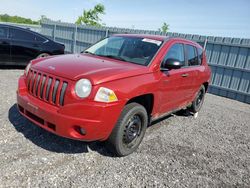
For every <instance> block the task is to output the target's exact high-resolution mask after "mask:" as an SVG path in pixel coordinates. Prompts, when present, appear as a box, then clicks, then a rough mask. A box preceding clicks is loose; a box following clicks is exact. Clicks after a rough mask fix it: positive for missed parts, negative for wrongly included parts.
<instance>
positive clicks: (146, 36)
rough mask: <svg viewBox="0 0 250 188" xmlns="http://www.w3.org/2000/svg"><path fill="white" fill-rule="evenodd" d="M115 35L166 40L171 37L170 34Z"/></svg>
mask: <svg viewBox="0 0 250 188" xmlns="http://www.w3.org/2000/svg"><path fill="white" fill-rule="evenodd" d="M113 36H121V37H138V38H148V39H153V40H160V41H165V40H166V39H168V38H169V37H168V36H163V35H147V34H114V35H113Z"/></svg>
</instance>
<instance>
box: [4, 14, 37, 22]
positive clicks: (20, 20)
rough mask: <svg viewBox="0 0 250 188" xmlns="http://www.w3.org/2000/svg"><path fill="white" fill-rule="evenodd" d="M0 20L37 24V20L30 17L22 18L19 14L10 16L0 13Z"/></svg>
mask: <svg viewBox="0 0 250 188" xmlns="http://www.w3.org/2000/svg"><path fill="white" fill-rule="evenodd" d="M0 21H1V22H11V23H22V24H39V23H38V22H37V21H33V20H31V19H30V18H23V17H20V16H10V15H8V14H0Z"/></svg>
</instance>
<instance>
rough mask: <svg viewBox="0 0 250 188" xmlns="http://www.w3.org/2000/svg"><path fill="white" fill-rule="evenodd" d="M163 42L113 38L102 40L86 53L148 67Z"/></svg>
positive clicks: (136, 38) (134, 38)
mask: <svg viewBox="0 0 250 188" xmlns="http://www.w3.org/2000/svg"><path fill="white" fill-rule="evenodd" d="M161 45H162V41H159V40H153V39H148V38H139V37H126V36H125V37H123V36H122V37H120V36H113V37H109V38H106V39H103V40H101V41H100V42H98V43H96V44H94V45H93V46H91V47H90V48H88V49H86V50H85V51H84V53H90V54H93V55H97V56H103V57H109V58H113V59H118V60H122V61H126V62H130V63H135V64H139V65H144V66H146V65H148V64H149V63H150V61H151V60H152V58H153V57H154V55H155V54H156V52H157V51H158V49H159V48H160V46H161Z"/></svg>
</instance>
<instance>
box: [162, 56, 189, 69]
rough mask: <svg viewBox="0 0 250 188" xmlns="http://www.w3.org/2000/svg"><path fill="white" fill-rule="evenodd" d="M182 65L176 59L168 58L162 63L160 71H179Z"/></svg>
mask: <svg viewBox="0 0 250 188" xmlns="http://www.w3.org/2000/svg"><path fill="white" fill-rule="evenodd" d="M183 65H184V63H183V62H181V61H179V60H177V59H172V58H169V59H167V60H166V61H164V62H163V63H162V67H161V68H162V70H169V69H179V68H181V67H182V66H183Z"/></svg>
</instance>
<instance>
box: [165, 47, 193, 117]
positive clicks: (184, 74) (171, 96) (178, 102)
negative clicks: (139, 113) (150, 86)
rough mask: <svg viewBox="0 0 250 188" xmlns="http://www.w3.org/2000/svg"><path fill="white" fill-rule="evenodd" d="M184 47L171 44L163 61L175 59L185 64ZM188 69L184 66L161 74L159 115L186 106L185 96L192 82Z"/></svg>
mask: <svg viewBox="0 0 250 188" xmlns="http://www.w3.org/2000/svg"><path fill="white" fill-rule="evenodd" d="M184 54H185V53H184V45H183V44H180V43H176V44H173V45H172V46H171V47H170V49H169V50H168V51H167V53H166V55H165V57H164V60H163V61H166V60H167V59H168V58H171V59H176V60H178V61H180V62H183V63H184V64H185V62H186V61H185V55H184ZM190 74H191V73H190V71H189V68H188V67H186V65H185V66H183V67H181V68H180V69H172V70H168V71H163V72H162V77H161V83H160V85H161V98H160V104H161V105H160V106H161V107H160V112H161V114H164V113H167V112H170V111H173V110H177V109H179V108H181V107H183V106H185V105H186V104H187V101H186V99H187V95H189V87H190V85H191V83H190V82H192V80H191V79H192V76H191V75H190Z"/></svg>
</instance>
